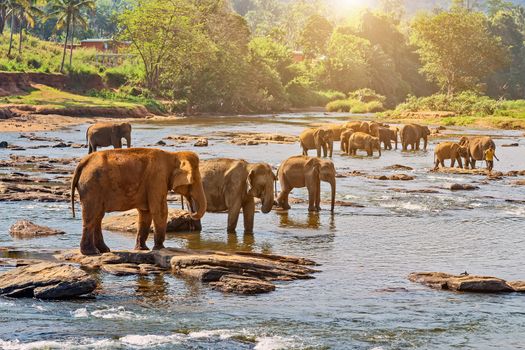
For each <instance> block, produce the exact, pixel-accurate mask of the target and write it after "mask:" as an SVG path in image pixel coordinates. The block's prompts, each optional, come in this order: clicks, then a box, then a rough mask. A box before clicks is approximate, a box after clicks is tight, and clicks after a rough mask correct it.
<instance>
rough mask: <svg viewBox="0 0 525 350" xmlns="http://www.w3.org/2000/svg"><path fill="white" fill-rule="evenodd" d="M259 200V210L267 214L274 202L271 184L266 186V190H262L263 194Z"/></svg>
mask: <svg viewBox="0 0 525 350" xmlns="http://www.w3.org/2000/svg"><path fill="white" fill-rule="evenodd" d="M272 182H273V181H272ZM261 201H262V205H261V211H262V212H263V214H268V213H269V212H270V211H271V210H272V207H273V202H274V192H273V184H270V185H268V186H266V191H264V196H263V197H262V198H261Z"/></svg>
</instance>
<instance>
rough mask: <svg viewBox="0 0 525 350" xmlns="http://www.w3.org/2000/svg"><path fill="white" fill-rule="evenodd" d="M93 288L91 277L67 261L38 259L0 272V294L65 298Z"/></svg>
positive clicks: (73, 296)
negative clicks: (41, 260)
mask: <svg viewBox="0 0 525 350" xmlns="http://www.w3.org/2000/svg"><path fill="white" fill-rule="evenodd" d="M96 287H97V282H96V280H95V279H94V278H93V277H91V276H90V275H88V274H87V273H86V272H84V271H82V270H81V269H79V268H76V267H73V266H71V265H67V264H56V263H51V262H42V263H38V264H34V265H28V266H24V267H18V268H15V269H13V270H10V271H8V272H5V273H3V274H1V275H0V295H4V296H8V297H15V298H18V297H35V298H39V299H68V298H75V297H79V296H82V295H85V294H89V293H91V292H93V291H94V290H95V288H96Z"/></svg>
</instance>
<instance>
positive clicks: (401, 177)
mask: <svg viewBox="0 0 525 350" xmlns="http://www.w3.org/2000/svg"><path fill="white" fill-rule="evenodd" d="M368 178H369V179H374V180H382V181H386V180H390V181H411V180H414V179H415V177H414V176H410V175H407V174H393V175H372V176H369V177H368Z"/></svg>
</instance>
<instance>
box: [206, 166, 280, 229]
mask: <svg viewBox="0 0 525 350" xmlns="http://www.w3.org/2000/svg"><path fill="white" fill-rule="evenodd" d="M200 173H201V176H202V182H203V186H204V192H205V193H206V199H207V203H208V207H207V208H208V209H207V210H208V212H224V211H228V233H235V229H236V228H237V221H238V220H239V213H240V211H241V209H242V213H243V216H244V232H245V233H253V221H254V216H255V200H254V198H260V199H261V202H262V207H261V211H262V212H263V213H264V214H266V213H269V212H270V211H271V210H272V206H273V201H274V191H273V183H274V181H275V180H276V177H275V174H274V173H273V171H272V168H271V167H270V165H268V164H266V163H253V164H250V163H248V162H246V161H244V160H238V159H227V158H218V159H210V160H205V161H202V162H201V164H200Z"/></svg>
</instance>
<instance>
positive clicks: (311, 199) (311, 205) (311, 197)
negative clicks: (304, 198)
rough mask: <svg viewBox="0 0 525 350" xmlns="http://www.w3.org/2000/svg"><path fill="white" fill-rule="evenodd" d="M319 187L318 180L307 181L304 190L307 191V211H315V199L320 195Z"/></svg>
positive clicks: (319, 182)
mask: <svg viewBox="0 0 525 350" xmlns="http://www.w3.org/2000/svg"><path fill="white" fill-rule="evenodd" d="M320 187H321V181H320V180H319V178H317V179H309V180H307V183H306V188H307V189H308V211H317V199H318V196H319V195H320V194H319V189H320Z"/></svg>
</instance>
